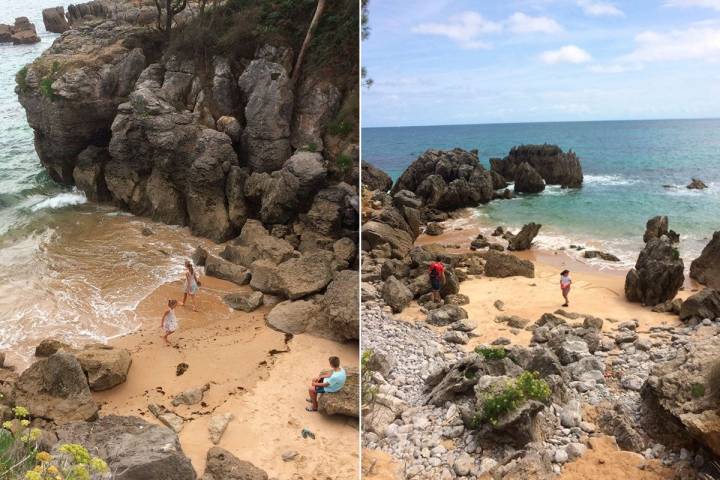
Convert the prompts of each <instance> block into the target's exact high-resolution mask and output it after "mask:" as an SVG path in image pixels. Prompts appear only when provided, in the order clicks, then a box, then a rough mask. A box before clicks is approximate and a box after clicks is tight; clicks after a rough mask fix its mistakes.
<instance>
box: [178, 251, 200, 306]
mask: <svg viewBox="0 0 720 480" xmlns="http://www.w3.org/2000/svg"><path fill="white" fill-rule="evenodd" d="M199 285H200V282H199V281H198V278H197V275H196V274H195V269H194V268H193V265H192V262H190V261H189V260H186V261H185V292H184V293H183V301H182V303H181V304H180V306H181V307H184V306H185V304H186V303H187V296H188V295H190V300H192V305H193V311H194V312H197V311H198V309H197V305H195V294H196V293H197V291H198V286H199Z"/></svg>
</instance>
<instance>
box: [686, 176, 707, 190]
mask: <svg viewBox="0 0 720 480" xmlns="http://www.w3.org/2000/svg"><path fill="white" fill-rule="evenodd" d="M706 188H708V187H707V185H706V184H705V182H703V181H702V180H700V179H699V178H693V179H692V180H691V181H690V183H688V185H687V189H688V190H704V189H706Z"/></svg>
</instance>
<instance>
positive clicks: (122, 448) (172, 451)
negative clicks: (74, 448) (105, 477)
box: [55, 415, 197, 480]
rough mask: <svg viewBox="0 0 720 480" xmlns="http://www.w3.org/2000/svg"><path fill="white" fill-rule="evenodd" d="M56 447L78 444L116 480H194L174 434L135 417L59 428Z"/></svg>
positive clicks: (103, 418)
mask: <svg viewBox="0 0 720 480" xmlns="http://www.w3.org/2000/svg"><path fill="white" fill-rule="evenodd" d="M55 433H56V434H57V437H58V439H59V443H58V444H57V445H58V446H60V445H62V444H65V443H77V444H80V445H83V446H85V447H87V448H88V449H89V450H90V451H91V452H92V453H93V455H97V456H98V457H100V458H102V459H103V460H105V461H106V462H107V464H108V467H109V468H110V471H111V472H113V473H114V478H117V479H118V480H139V479H141V478H142V479H144V480H165V479H170V478H172V479H173V480H195V479H196V478H197V475H196V474H195V470H194V469H193V466H192V464H191V463H190V459H189V458H188V457H186V456H185V454H184V453H183V451H182V448H181V447H180V441H179V440H178V437H177V435H176V434H175V432H173V431H172V430H170V429H169V428H166V427H162V426H159V425H154V424H151V423H148V422H146V421H145V420H143V419H141V418H137V417H120V416H116V415H109V416H107V417H102V418H100V419H99V420H97V421H94V422H74V423H68V424H66V425H63V426H61V427H59V428H58V429H57V430H56V432H55Z"/></svg>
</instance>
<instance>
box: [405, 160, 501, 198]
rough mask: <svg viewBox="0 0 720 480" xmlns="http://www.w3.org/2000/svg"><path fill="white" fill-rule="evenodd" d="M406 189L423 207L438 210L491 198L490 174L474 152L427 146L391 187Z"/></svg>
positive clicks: (491, 182)
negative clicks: (433, 148)
mask: <svg viewBox="0 0 720 480" xmlns="http://www.w3.org/2000/svg"><path fill="white" fill-rule="evenodd" d="M400 190H409V191H411V192H413V193H415V194H416V195H417V196H418V197H419V198H421V199H422V200H423V203H424V204H425V206H426V207H430V208H437V209H440V210H445V211H448V210H455V209H458V208H463V207H469V206H475V205H478V204H480V203H487V202H489V201H490V200H492V198H493V192H494V190H493V178H492V175H491V174H490V172H489V171H487V170H485V168H484V167H483V166H482V165H481V164H480V160H479V159H478V156H477V152H475V151H473V152H468V151H466V150H463V149H460V148H455V149H453V150H448V151H443V150H427V151H426V152H425V153H423V154H422V155H420V156H419V157H418V158H417V160H415V161H414V162H413V163H412V164H410V166H409V167H408V168H407V169H406V170H405V171H404V172H403V174H402V175H401V176H400V178H398V180H397V182H395V185H393V188H392V190H391V194H395V193H397V192H399V191H400Z"/></svg>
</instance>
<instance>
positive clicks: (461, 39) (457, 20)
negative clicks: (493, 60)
mask: <svg viewBox="0 0 720 480" xmlns="http://www.w3.org/2000/svg"><path fill="white" fill-rule="evenodd" d="M501 30H502V25H500V24H499V23H496V22H492V21H490V20H487V19H485V18H484V17H483V16H482V15H480V14H479V13H477V12H463V13H461V14H459V15H454V16H452V17H450V19H449V21H448V22H446V23H423V24H420V25H418V26H417V27H415V28H413V32H415V33H424V34H427V35H439V36H443V37H447V38H450V39H451V40H454V41H456V42H457V43H458V44H459V45H460V46H461V47H463V48H470V49H476V48H490V44H489V43H487V42H484V41H482V40H480V39H479V38H478V37H480V35H483V34H487V33H496V32H499V31H501Z"/></svg>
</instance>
